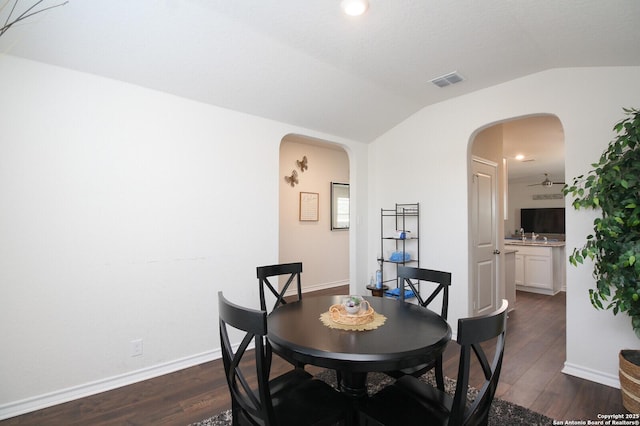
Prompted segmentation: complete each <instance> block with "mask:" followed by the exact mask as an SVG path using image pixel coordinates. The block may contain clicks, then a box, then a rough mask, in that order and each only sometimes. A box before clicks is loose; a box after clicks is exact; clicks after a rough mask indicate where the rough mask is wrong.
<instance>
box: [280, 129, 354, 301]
mask: <svg viewBox="0 0 640 426" xmlns="http://www.w3.org/2000/svg"><path fill="white" fill-rule="evenodd" d="M303 156H306V157H307V165H308V168H307V170H305V171H304V172H303V171H301V170H300V169H299V168H298V167H297V165H296V160H301V159H302V157H303ZM292 170H296V171H297V173H298V184H297V185H295V186H294V187H292V186H291V185H290V184H288V183H287V182H286V181H285V180H284V176H285V175H287V176H290V175H291V172H292ZM280 176H282V178H281V179H280V185H279V187H280V188H279V189H280V227H279V228H280V231H279V232H280V259H279V261H280V262H281V263H286V262H302V264H303V265H302V269H303V272H302V280H301V281H302V287H303V292H307V291H313V290H318V289H324V288H329V287H335V286H340V285H349V232H348V231H345V230H341V231H332V230H331V185H330V183H331V182H340V183H349V158H348V156H347V153H346V152H345V151H344V150H343V149H342V148H340V147H334V146H333V145H331V144H324V145H318V144H317V143H315V144H309V143H305V141H304V139H302V138H300V137H295V135H291V136H287V137H286V138H285V139H284V140H283V141H282V144H281V146H280ZM300 192H313V193H317V194H318V204H319V209H318V221H301V220H300V217H299V211H300V210H299V209H300ZM274 300H275V298H274Z"/></svg>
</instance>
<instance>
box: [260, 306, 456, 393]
mask: <svg viewBox="0 0 640 426" xmlns="http://www.w3.org/2000/svg"><path fill="white" fill-rule="evenodd" d="M345 297H346V296H316V297H306V298H302V300H300V301H297V302H293V303H287V304H285V305H282V306H280V307H278V308H277V309H275V310H274V311H273V312H271V313H270V314H269V316H268V317H267V330H268V335H267V338H268V339H269V342H270V344H271V346H272V347H273V349H274V351H275V352H276V353H280V354H282V355H283V356H284V357H286V358H289V359H293V360H295V361H299V362H302V363H304V364H311V365H316V366H319V367H325V368H328V369H333V370H336V371H337V372H339V373H340V375H341V383H340V388H341V391H342V392H344V393H346V394H349V395H350V396H353V397H362V396H366V378H367V373H368V372H373V371H382V372H384V371H393V370H399V369H402V368H407V367H413V366H416V365H420V364H424V363H427V362H429V361H432V360H433V359H435V358H436V357H437V356H438V355H440V354H442V352H443V351H444V349H445V348H446V345H447V343H448V342H449V341H450V340H451V327H450V326H449V324H448V323H447V321H445V320H444V318H442V317H441V316H440V315H438V314H437V313H435V312H433V311H430V310H429V309H426V308H423V307H421V306H418V305H414V304H412V303H408V302H402V301H399V300H395V299H390V298H384V297H365V299H366V300H367V301H368V302H369V304H370V306H371V307H372V308H373V309H374V310H375V312H376V313H378V314H381V315H384V316H385V317H386V320H385V322H384V324H382V325H381V326H379V327H378V328H376V329H374V330H366V331H359V330H358V331H356V330H343V329H336V328H330V327H328V326H327V325H325V324H324V323H323V322H322V321H321V320H320V316H321V315H322V314H323V313H324V312H327V311H328V310H329V308H330V307H331V306H332V305H334V304H339V303H341V301H342V300H343V299H344V298H345Z"/></svg>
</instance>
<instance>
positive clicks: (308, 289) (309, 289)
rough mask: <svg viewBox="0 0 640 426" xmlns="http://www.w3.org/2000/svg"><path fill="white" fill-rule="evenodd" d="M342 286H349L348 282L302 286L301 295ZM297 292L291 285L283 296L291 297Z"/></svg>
mask: <svg viewBox="0 0 640 426" xmlns="http://www.w3.org/2000/svg"><path fill="white" fill-rule="evenodd" d="M343 285H346V286H348V285H349V280H342V281H333V282H329V283H320V284H314V285H310V286H303V287H302V293H311V292H313V291H318V290H326V289H328V288H334V287H342V286H343ZM296 292H297V290H296V288H295V286H294V285H293V284H292V285H291V286H289V288H288V289H287V291H286V293H285V294H284V295H285V296H293V295H295V294H296Z"/></svg>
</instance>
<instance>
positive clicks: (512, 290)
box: [504, 249, 517, 311]
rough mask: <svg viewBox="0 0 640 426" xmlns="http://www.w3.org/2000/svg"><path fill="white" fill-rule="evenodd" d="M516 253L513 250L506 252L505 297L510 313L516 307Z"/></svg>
mask: <svg viewBox="0 0 640 426" xmlns="http://www.w3.org/2000/svg"><path fill="white" fill-rule="evenodd" d="M516 253H517V250H513V249H511V250H505V251H504V293H505V294H504V296H505V298H506V299H507V301H508V302H509V311H511V310H513V309H514V308H515V307H516Z"/></svg>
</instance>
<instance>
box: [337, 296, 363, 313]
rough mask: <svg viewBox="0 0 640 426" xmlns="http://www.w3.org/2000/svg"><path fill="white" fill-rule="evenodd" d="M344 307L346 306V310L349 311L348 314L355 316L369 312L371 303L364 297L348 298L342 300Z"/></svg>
mask: <svg viewBox="0 0 640 426" xmlns="http://www.w3.org/2000/svg"><path fill="white" fill-rule="evenodd" d="M342 306H344V310H345V311H347V313H348V314H351V315H355V314H357V313H359V312H360V311H361V310H362V311H367V310H368V309H369V302H367V301H366V300H364V298H363V297H362V296H355V295H353V296H347V297H345V298H344V299H342Z"/></svg>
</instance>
